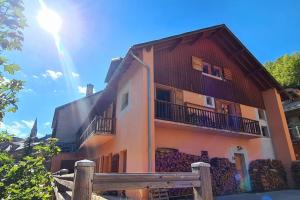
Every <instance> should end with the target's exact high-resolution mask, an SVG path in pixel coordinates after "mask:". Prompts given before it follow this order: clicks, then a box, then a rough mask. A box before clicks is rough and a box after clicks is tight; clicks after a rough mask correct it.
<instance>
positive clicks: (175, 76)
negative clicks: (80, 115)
mask: <svg viewBox="0 0 300 200" xmlns="http://www.w3.org/2000/svg"><path fill="white" fill-rule="evenodd" d="M192 56H197V57H200V58H202V59H203V60H204V61H205V62H208V63H211V64H213V65H217V66H220V67H226V68H228V69H229V70H230V71H231V73H232V78H233V80H232V81H221V80H217V79H214V78H211V77H208V76H205V75H202V74H201V72H200V71H197V70H195V69H193V68H192V59H191V57H192ZM154 81H155V82H156V83H160V84H163V85H168V86H172V87H176V88H179V89H183V90H188V91H192V92H196V93H200V94H204V95H208V96H213V97H216V98H220V99H225V100H228V101H232V102H236V103H241V104H245V105H249V106H254V107H259V108H264V103H263V99H262V95H261V91H260V89H259V87H258V86H257V85H255V83H254V82H253V81H252V80H250V79H249V77H246V75H245V73H244V72H243V71H242V70H241V69H240V68H239V67H238V66H237V65H236V64H235V63H234V62H232V61H231V60H230V59H229V58H227V57H226V55H225V54H224V53H223V52H222V50H221V48H219V46H217V44H216V43H215V42H214V41H212V40H211V39H201V40H199V41H198V42H196V43H195V44H193V45H189V44H180V45H178V46H177V47H176V48H175V49H172V50H170V49H169V48H159V47H158V46H156V47H155V48H154Z"/></svg>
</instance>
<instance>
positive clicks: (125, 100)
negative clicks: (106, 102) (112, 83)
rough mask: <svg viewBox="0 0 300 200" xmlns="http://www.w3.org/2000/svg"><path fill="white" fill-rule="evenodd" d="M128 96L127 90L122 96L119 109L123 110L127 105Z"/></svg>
mask: <svg viewBox="0 0 300 200" xmlns="http://www.w3.org/2000/svg"><path fill="white" fill-rule="evenodd" d="M128 97H129V94H128V92H126V93H125V94H123V96H122V104H121V110H124V109H125V108H126V107H127V105H128Z"/></svg>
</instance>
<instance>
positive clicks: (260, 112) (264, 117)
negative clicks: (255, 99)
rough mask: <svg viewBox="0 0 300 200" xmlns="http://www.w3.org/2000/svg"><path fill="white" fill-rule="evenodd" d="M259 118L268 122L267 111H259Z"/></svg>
mask: <svg viewBox="0 0 300 200" xmlns="http://www.w3.org/2000/svg"><path fill="white" fill-rule="evenodd" d="M258 117H259V119H263V120H266V115H265V111H264V110H263V109H258Z"/></svg>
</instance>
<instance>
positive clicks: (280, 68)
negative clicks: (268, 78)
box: [265, 53, 300, 88]
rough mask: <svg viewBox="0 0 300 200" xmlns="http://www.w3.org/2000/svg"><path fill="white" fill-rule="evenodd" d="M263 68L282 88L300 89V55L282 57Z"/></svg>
mask: <svg viewBox="0 0 300 200" xmlns="http://www.w3.org/2000/svg"><path fill="white" fill-rule="evenodd" d="M265 67H266V68H267V70H268V71H269V72H270V73H271V74H272V75H273V76H274V78H275V79H276V80H277V81H278V82H279V83H280V84H281V85H282V86H283V87H286V88H288V87H292V88H300V53H294V54H291V55H288V54H286V55H283V56H281V57H279V58H278V59H276V60H275V61H274V62H267V63H266V64H265Z"/></svg>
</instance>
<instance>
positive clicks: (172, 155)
mask: <svg viewBox="0 0 300 200" xmlns="http://www.w3.org/2000/svg"><path fill="white" fill-rule="evenodd" d="M200 161H201V162H206V163H210V164H211V173H212V184H213V191H214V194H215V195H220V194H231V193H236V192H238V191H239V190H238V188H239V183H238V182H237V181H236V180H235V175H236V168H235V165H234V164H233V163H230V162H229V160H228V159H227V158H213V159H211V160H210V159H209V156H208V152H207V151H202V152H201V155H200V156H197V155H191V154H186V153H181V152H179V151H178V150H177V149H169V148H159V149H157V150H156V171H157V172H190V171H191V163H194V162H200ZM192 194H193V190H192V188H186V189H170V190H169V196H170V197H183V196H190V195H192Z"/></svg>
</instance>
